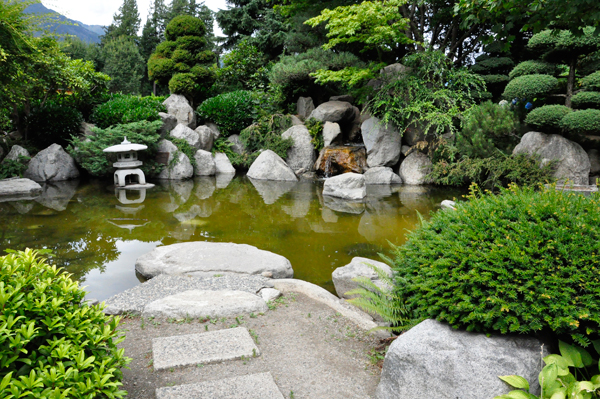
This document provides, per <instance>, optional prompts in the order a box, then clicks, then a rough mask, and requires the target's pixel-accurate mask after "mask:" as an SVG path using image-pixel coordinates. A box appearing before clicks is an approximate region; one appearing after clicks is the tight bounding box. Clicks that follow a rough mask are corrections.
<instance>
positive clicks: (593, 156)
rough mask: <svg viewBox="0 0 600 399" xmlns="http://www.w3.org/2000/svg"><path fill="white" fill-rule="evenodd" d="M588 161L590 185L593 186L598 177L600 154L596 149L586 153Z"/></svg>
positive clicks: (599, 174)
mask: <svg viewBox="0 0 600 399" xmlns="http://www.w3.org/2000/svg"><path fill="white" fill-rule="evenodd" d="M587 154H588V158H589V159H590V185H595V184H596V180H597V179H598V177H599V176H600V153H599V152H598V150H597V149H595V148H594V149H591V150H589V151H588V152H587Z"/></svg>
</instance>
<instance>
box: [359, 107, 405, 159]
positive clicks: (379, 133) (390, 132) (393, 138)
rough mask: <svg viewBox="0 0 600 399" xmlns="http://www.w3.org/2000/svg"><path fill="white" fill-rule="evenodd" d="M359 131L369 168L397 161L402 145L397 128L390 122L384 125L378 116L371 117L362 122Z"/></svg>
mask: <svg viewBox="0 0 600 399" xmlns="http://www.w3.org/2000/svg"><path fill="white" fill-rule="evenodd" d="M361 131H362V137H363V142H364V143H365V147H366V148H367V164H368V165H369V167H370V168H372V167H375V166H394V165H396V164H397V163H398V161H399V160H400V147H401V146H402V135H401V134H400V132H399V131H398V129H396V128H395V127H394V126H393V125H392V124H391V123H389V124H388V125H385V124H383V123H382V122H381V121H380V120H379V119H378V118H376V117H371V118H369V119H367V120H366V121H364V122H363V124H362V126H361Z"/></svg>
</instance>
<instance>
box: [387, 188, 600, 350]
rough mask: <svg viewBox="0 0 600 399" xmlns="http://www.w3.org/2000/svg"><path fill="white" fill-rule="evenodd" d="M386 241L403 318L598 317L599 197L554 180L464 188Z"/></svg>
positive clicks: (537, 322)
mask: <svg viewBox="0 0 600 399" xmlns="http://www.w3.org/2000/svg"><path fill="white" fill-rule="evenodd" d="M468 198H469V201H467V202H464V203H460V204H459V205H458V206H457V209H456V211H452V212H437V213H435V214H433V215H432V217H431V219H430V220H429V221H423V222H422V224H421V226H420V227H419V228H418V229H416V230H414V231H412V232H411V233H409V234H408V236H407V242H406V244H404V245H403V246H401V247H396V248H394V254H395V258H394V271H395V276H396V281H395V282H396V285H395V290H396V294H397V295H398V296H399V297H400V298H402V299H403V300H404V304H405V306H406V307H407V309H408V311H409V313H410V315H411V317H412V318H416V319H423V318H433V319H438V320H443V321H447V322H448V323H450V324H451V325H452V326H454V327H456V328H465V329H467V330H468V331H478V332H487V333H491V332H499V333H502V334H506V333H509V332H514V333H520V334H532V333H536V332H540V333H541V332H544V333H552V334H555V335H557V336H570V337H571V339H573V340H575V341H576V342H578V343H579V344H583V345H587V344H589V342H590V340H595V339H598V338H599V337H598V335H599V334H598V333H599V331H600V330H599V328H598V327H599V326H600V301H599V300H598V298H599V295H598V294H599V293H600V281H599V280H598V278H597V274H598V267H599V266H600V264H599V263H600V257H599V256H600V255H599V250H600V241H599V239H600V213H598V212H597V209H598V206H600V196H598V195H593V196H592V197H591V198H586V197H584V196H583V195H580V194H577V193H569V192H563V191H561V190H556V189H555V187H553V186H551V187H549V188H543V187H542V188H541V189H540V190H536V189H534V188H533V187H525V188H519V187H517V186H516V185H512V186H510V187H509V188H508V189H501V191H500V193H499V194H498V195H494V194H491V193H483V192H481V191H480V190H479V189H477V187H473V188H472V189H471V194H470V195H469V196H468Z"/></svg>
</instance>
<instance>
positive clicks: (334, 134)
mask: <svg viewBox="0 0 600 399" xmlns="http://www.w3.org/2000/svg"><path fill="white" fill-rule="evenodd" d="M341 139H342V128H340V125H339V124H338V123H335V122H325V125H323V146H324V147H329V146H331V144H332V143H334V142H338V141H340V140H341Z"/></svg>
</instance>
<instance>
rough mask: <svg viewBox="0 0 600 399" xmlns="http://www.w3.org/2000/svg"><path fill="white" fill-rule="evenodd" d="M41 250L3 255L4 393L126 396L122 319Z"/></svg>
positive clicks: (0, 341) (9, 396)
mask: <svg viewBox="0 0 600 399" xmlns="http://www.w3.org/2000/svg"><path fill="white" fill-rule="evenodd" d="M41 255H43V252H42V251H40V252H38V251H33V250H30V249H27V250H25V251H19V252H11V253H9V254H8V255H6V256H3V257H0V308H1V309H2V312H0V392H1V393H2V394H1V396H2V398H3V399H13V398H24V397H26V398H49V399H59V398H66V397H68V398H121V397H124V396H125V395H126V392H125V391H123V390H120V386H121V385H122V384H121V380H122V372H121V368H122V367H124V366H125V365H126V364H127V363H128V362H129V359H127V358H126V357H125V356H124V351H123V349H118V348H117V344H118V343H119V342H121V341H122V339H123V337H122V336H121V334H120V332H119V330H118V325H119V321H120V319H119V318H118V317H114V318H113V317H110V316H106V315H105V314H104V312H103V311H102V307H101V305H95V306H89V305H87V304H86V303H82V301H83V300H84V297H85V292H84V291H83V290H82V289H81V288H80V287H79V286H78V283H77V282H74V281H73V280H71V278H70V277H69V275H68V274H66V273H64V272H62V271H61V270H59V269H57V268H56V267H55V266H51V265H48V264H47V263H46V261H45V260H44V258H42V256H41Z"/></svg>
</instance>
